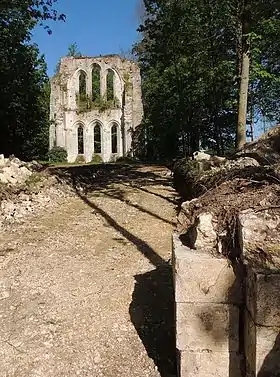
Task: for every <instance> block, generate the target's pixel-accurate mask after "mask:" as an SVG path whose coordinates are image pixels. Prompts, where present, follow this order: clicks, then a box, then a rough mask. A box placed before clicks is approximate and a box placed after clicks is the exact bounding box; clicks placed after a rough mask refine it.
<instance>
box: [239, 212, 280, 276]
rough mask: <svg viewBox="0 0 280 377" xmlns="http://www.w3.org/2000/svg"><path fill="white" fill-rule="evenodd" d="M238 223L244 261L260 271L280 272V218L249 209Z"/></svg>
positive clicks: (243, 213)
mask: <svg viewBox="0 0 280 377" xmlns="http://www.w3.org/2000/svg"><path fill="white" fill-rule="evenodd" d="M238 221H239V228H240V234H241V238H242V239H241V241H242V242H241V244H242V255H243V258H244V261H245V262H246V263H248V264H249V265H250V266H252V267H255V268H258V269H261V268H265V269H270V270H271V271H275V272H277V271H278V270H280V246H279V244H280V231H279V229H280V216H279V215H277V214H272V213H270V211H268V210H267V211H259V212H256V211H254V210H252V209H248V210H245V211H242V212H241V213H240V214H239V216H238Z"/></svg>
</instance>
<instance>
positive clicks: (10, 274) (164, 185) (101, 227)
mask: <svg viewBox="0 0 280 377" xmlns="http://www.w3.org/2000/svg"><path fill="white" fill-rule="evenodd" d="M122 174H123V170H122ZM95 176H96V175H93V177H95ZM117 178H118V179H117ZM119 178H120V174H119V171H118V169H116V170H114V171H110V172H108V175H107V181H106V184H100V185H99V186H98V187H97V186H95V187H92V190H89V186H90V182H88V181H87V185H88V186H87V189H85V188H83V187H80V186H79V187H78V186H77V196H76V197H74V198H69V199H68V200H67V202H65V203H64V204H61V205H60V206H59V207H57V208H50V209H48V210H45V212H44V213H43V214H41V216H36V217H32V218H30V219H29V220H28V221H25V222H24V223H23V224H20V225H14V226H13V227H11V228H10V229H9V231H6V232H5V233H4V232H3V234H1V235H0V377H12V376H14V377H60V376H63V377H66V376H67V377H72V376H73V377H74V376H82V377H85V376H91V377H93V376H98V377H101V376H104V377H118V376H122V377H124V376H125V377H126V376H127V377H140V376H141V377H144V376H149V377H158V376H161V377H171V376H175V375H176V373H175V370H176V368H175V339H174V318H173V316H174V308H173V287H172V275H171V267H170V263H169V260H170V257H171V231H172V229H173V227H174V225H175V224H174V223H175V215H176V213H175V207H176V196H175V193H174V191H173V189H172V187H171V182H170V178H169V177H168V175H167V170H166V169H165V168H162V167H155V166H150V167H137V168H136V167H134V168H129V169H128V170H127V172H126V174H125V179H119ZM108 182H110V183H108Z"/></svg>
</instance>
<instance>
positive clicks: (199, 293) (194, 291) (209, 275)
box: [173, 234, 241, 304]
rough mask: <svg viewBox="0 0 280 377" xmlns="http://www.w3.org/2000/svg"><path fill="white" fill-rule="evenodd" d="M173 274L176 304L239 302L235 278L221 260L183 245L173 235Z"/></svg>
mask: <svg viewBox="0 0 280 377" xmlns="http://www.w3.org/2000/svg"><path fill="white" fill-rule="evenodd" d="M173 271H174V285H175V301H176V302H193V303H195V302H202V303H207V302H215V303H232V304H238V303H240V302H241V285H240V278H239V276H238V275H237V276H236V275H235V273H234V271H233V268H232V266H231V265H230V264H229V261H228V260H227V259H225V258H218V257H215V256H213V255H211V254H210V253H209V252H208V253H206V252H203V250H192V249H189V248H188V247H186V246H184V245H183V244H182V242H181V241H180V239H179V236H178V235H177V234H174V235H173Z"/></svg>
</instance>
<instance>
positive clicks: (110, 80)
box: [106, 69, 115, 102]
mask: <svg viewBox="0 0 280 377" xmlns="http://www.w3.org/2000/svg"><path fill="white" fill-rule="evenodd" d="M114 76H115V73H114V71H113V70H112V69H108V71H107V77H106V84H107V101H108V102H109V101H112V102H113V101H114V99H115V93H114Z"/></svg>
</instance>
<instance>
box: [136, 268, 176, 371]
mask: <svg viewBox="0 0 280 377" xmlns="http://www.w3.org/2000/svg"><path fill="white" fill-rule="evenodd" d="M135 281H136V282H135V286H134V292H133V295H132V302H131V304H130V308H129V313H130V318H131V321H132V323H133V324H134V326H135V329H136V331H137V333H138V335H139V337H140V339H141V340H142V343H143V344H144V346H145V348H146V351H147V354H148V356H149V357H150V358H152V359H153V360H154V362H155V364H156V366H157V368H158V371H159V372H160V375H161V377H171V376H175V375H176V362H175V361H176V339H175V310H174V290H173V281H172V269H171V266H170V265H167V264H162V265H160V266H158V267H157V268H156V269H155V270H153V271H150V272H147V273H145V274H141V275H136V276H135Z"/></svg>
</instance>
